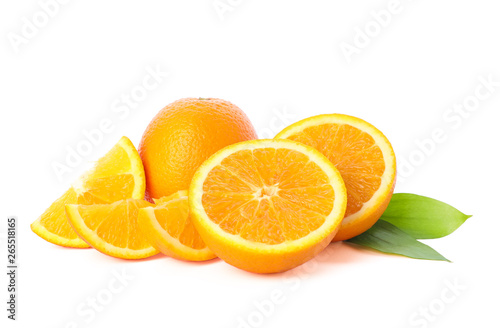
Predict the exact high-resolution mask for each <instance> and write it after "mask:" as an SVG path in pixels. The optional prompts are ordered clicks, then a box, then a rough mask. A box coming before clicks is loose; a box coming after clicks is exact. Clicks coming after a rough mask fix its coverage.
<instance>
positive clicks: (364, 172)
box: [276, 114, 396, 241]
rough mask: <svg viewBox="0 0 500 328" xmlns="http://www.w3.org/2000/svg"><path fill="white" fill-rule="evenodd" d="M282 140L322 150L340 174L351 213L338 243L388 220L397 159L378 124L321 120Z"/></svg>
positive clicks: (336, 117)
mask: <svg viewBox="0 0 500 328" xmlns="http://www.w3.org/2000/svg"><path fill="white" fill-rule="evenodd" d="M276 138H277V139H285V138H286V139H289V140H294V141H298V142H301V143H303V144H306V145H308V146H311V147H313V148H315V149H317V150H319V151H320V152H321V153H322V154H323V155H325V156H326V157H327V158H328V159H329V160H330V161H331V162H332V163H333V164H334V165H335V167H336V168H337V169H338V170H339V171H340V174H341V175H342V178H343V179H344V182H345V185H346V188H347V210H346V214H345V218H344V220H343V222H342V226H341V227H340V230H339V232H338V233H337V235H336V236H335V238H334V241H337V240H346V239H349V238H352V237H355V236H357V235H359V234H361V233H363V232H365V231H366V230H368V229H369V228H370V227H371V226H372V225H374V224H375V222H377V220H378V219H379V218H380V216H382V214H383V213H384V211H385V209H386V208H387V206H388V205H389V201H390V200H391V197H392V193H393V191H394V186H395V179H396V156H395V155H394V150H393V149H392V146H391V143H390V142H389V140H388V139H387V138H386V137H385V136H384V135H383V134H382V132H380V131H379V130H378V129H377V128H375V127H374V126H373V125H371V124H370V123H368V122H365V121H363V120H361V119H359V118H356V117H352V116H348V115H342V114H327V115H319V116H314V117H310V118H307V119H305V120H302V121H299V122H297V123H294V124H292V125H290V126H288V127H287V128H285V129H284V130H283V131H281V132H280V133H278V135H277V136H276Z"/></svg>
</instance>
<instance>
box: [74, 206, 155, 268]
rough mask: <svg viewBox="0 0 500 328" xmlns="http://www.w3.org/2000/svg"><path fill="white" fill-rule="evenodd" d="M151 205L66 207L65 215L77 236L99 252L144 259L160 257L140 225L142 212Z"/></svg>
mask: <svg viewBox="0 0 500 328" xmlns="http://www.w3.org/2000/svg"><path fill="white" fill-rule="evenodd" d="M151 205H152V204H151V203H149V202H147V201H145V200H142V199H127V200H120V201H117V202H115V203H112V204H97V205H66V214H67V217H68V220H69V223H70V224H71V226H72V227H73V228H74V229H75V231H76V232H77V233H78V235H79V236H80V237H81V238H82V239H83V240H85V241H86V242H87V243H88V244H89V245H91V246H92V247H94V248H95V249H97V250H98V251H100V252H102V253H104V254H107V255H110V256H114V257H118V258H122V259H142V258H146V257H150V256H153V255H155V254H158V251H157V250H156V249H155V248H154V247H153V246H151V244H150V243H149V242H148V241H147V239H146V237H145V236H144V235H143V234H142V232H141V230H140V229H139V225H138V223H137V216H138V214H139V209H141V208H144V207H148V206H151Z"/></svg>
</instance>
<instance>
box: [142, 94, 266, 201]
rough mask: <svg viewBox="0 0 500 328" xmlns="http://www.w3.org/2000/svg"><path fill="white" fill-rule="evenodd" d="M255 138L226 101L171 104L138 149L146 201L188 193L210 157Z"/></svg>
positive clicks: (192, 100)
mask: <svg viewBox="0 0 500 328" xmlns="http://www.w3.org/2000/svg"><path fill="white" fill-rule="evenodd" d="M256 138H257V134H256V133H255V130H254V128H253V126H252V124H251V122H250V121H249V119H248V117H247V116H246V115H245V113H243V111H242V110H241V109H239V108H238V107H236V106H235V105H233V104H232V103H230V102H228V101H225V100H221V99H216V98H185V99H180V100H177V101H175V102H173V103H171V104H170V105H168V106H167V107H165V108H163V109H162V110H161V111H160V112H159V113H158V114H157V115H156V116H155V117H154V118H153V120H152V121H151V123H150V124H149V125H148V127H147V128H146V131H145V132H144V135H143V136H142V140H141V143H140V146H139V153H140V155H141V158H142V161H143V163H144V169H145V172H146V184H147V186H146V196H147V197H148V199H152V198H161V197H164V196H168V195H171V194H173V193H175V192H177V191H179V190H185V189H188V187H189V183H190V182H191V178H192V176H193V174H194V172H195V171H196V169H197V168H198V167H199V166H200V165H201V163H203V162H204V161H205V160H206V159H207V158H208V157H210V155H212V154H213V153H215V152H216V151H218V150H219V149H221V148H224V147H225V146H228V145H231V144H233V143H236V142H240V141H245V140H251V139H256Z"/></svg>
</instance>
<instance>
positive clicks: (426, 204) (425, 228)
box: [380, 194, 471, 239]
mask: <svg viewBox="0 0 500 328" xmlns="http://www.w3.org/2000/svg"><path fill="white" fill-rule="evenodd" d="M470 217H471V215H465V214H463V213H462V212H460V211H459V210H457V209H456V208H454V207H452V206H450V205H448V204H445V203H443V202H440V201H438V200H435V199H432V198H429V197H424V196H419V195H414V194H394V195H393V196H392V199H391V202H390V203H389V206H388V207H387V209H386V211H385V212H384V214H383V215H382V217H381V218H380V219H381V220H384V221H387V222H389V223H392V224H393V225H395V226H396V227H398V228H399V229H401V230H403V231H404V232H406V233H407V234H409V235H410V236H412V237H414V238H416V239H433V238H441V237H444V236H447V235H449V234H450V233H452V232H453V231H455V230H456V229H457V228H458V227H460V226H461V225H462V224H463V223H464V222H465V221H466V220H467V219H468V218H470Z"/></svg>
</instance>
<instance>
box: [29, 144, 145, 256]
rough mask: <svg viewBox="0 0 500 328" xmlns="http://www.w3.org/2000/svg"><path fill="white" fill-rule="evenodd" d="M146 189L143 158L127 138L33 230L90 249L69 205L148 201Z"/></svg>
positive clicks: (86, 175) (104, 157) (74, 186)
mask: <svg viewBox="0 0 500 328" xmlns="http://www.w3.org/2000/svg"><path fill="white" fill-rule="evenodd" d="M145 188H146V183H145V178H144V168H143V166H142V162H141V158H140V157H139V154H138V152H137V150H136V149H135V147H134V145H133V144H132V142H131V141H130V140H129V139H128V138H127V137H122V138H121V139H120V141H118V143H117V144H116V145H115V146H114V147H113V148H112V149H111V150H110V151H109V152H108V153H107V154H106V155H104V156H103V157H102V158H101V159H99V160H98V161H97V163H96V164H95V165H94V167H93V168H92V169H90V170H89V171H88V172H86V173H85V174H83V175H82V176H81V177H80V179H78V180H77V181H76V182H75V183H74V184H73V186H72V187H71V188H69V189H68V190H67V191H66V192H65V193H64V194H63V195H62V196H61V197H59V199H57V200H56V201H55V202H54V203H52V205H50V207H49V208H48V209H47V210H45V212H44V213H43V214H42V215H41V216H40V217H39V218H38V219H37V220H36V221H35V222H33V223H32V224H31V230H33V232H35V233H36V234H37V235H39V236H40V237H42V238H43V239H45V240H47V241H49V242H51V243H54V244H56V245H61V246H67V247H77V248H87V247H89V246H88V245H87V244H86V243H85V242H84V241H83V240H81V239H80V238H79V237H78V236H77V234H76V233H75V232H74V231H73V229H72V228H71V226H70V225H69V223H68V220H67V219H66V214H65V213H64V206H65V205H66V204H109V203H113V202H115V201H117V200H121V199H126V198H136V199H142V198H144V191H145Z"/></svg>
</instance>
